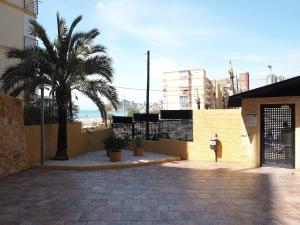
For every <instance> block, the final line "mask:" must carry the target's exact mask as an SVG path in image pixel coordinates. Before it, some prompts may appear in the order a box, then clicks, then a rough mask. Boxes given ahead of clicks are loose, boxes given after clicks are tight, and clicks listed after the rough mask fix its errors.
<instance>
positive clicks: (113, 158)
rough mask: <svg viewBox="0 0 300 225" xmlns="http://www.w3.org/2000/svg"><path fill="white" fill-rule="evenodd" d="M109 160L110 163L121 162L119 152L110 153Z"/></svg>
mask: <svg viewBox="0 0 300 225" xmlns="http://www.w3.org/2000/svg"><path fill="white" fill-rule="evenodd" d="M109 158H110V161H112V162H119V161H121V151H119V152H114V151H110V153H109Z"/></svg>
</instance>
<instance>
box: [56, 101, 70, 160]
mask: <svg viewBox="0 0 300 225" xmlns="http://www.w3.org/2000/svg"><path fill="white" fill-rule="evenodd" d="M68 99H69V96H68V95H67V96H65V95H61V96H60V95H56V102H57V108H58V135H57V151H56V154H55V159H56V160H68V154H67V148H68V138H67V125H68Z"/></svg>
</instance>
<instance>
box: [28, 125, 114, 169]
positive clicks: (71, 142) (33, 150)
mask: <svg viewBox="0 0 300 225" xmlns="http://www.w3.org/2000/svg"><path fill="white" fill-rule="evenodd" d="M57 130H58V124H48V125H45V159H51V158H53V157H54V156H55V152H56V143H57ZM25 134H26V146H27V150H28V159H29V163H30V164H31V165H32V164H34V163H37V162H39V161H40V126H39V125H32V126H25ZM110 135H112V129H111V128H108V129H103V130H95V131H87V132H83V130H82V129H81V123H80V122H73V123H69V124H68V156H69V157H72V156H76V155H78V154H80V153H85V152H89V151H94V150H99V149H103V147H104V146H103V140H104V139H105V138H106V137H108V136H110Z"/></svg>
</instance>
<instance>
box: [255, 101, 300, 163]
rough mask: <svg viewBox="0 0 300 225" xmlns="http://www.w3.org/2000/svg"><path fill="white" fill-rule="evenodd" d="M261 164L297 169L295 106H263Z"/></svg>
mask: <svg viewBox="0 0 300 225" xmlns="http://www.w3.org/2000/svg"><path fill="white" fill-rule="evenodd" d="M261 163H262V164H271V165H275V166H281V167H293V168H294V167H295V105H293V104H286V105H279V104H278V105H277V104H276V105H275V104H274V105H262V106H261Z"/></svg>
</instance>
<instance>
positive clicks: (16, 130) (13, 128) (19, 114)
mask: <svg viewBox="0 0 300 225" xmlns="http://www.w3.org/2000/svg"><path fill="white" fill-rule="evenodd" d="M26 168H28V159H27V152H26V147H25V134H24V122H23V107H22V102H21V101H20V100H18V99H16V98H13V97H10V96H8V95H6V94H3V93H0V177H3V176H8V175H11V174H14V173H17V172H19V171H21V170H24V169H26Z"/></svg>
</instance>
